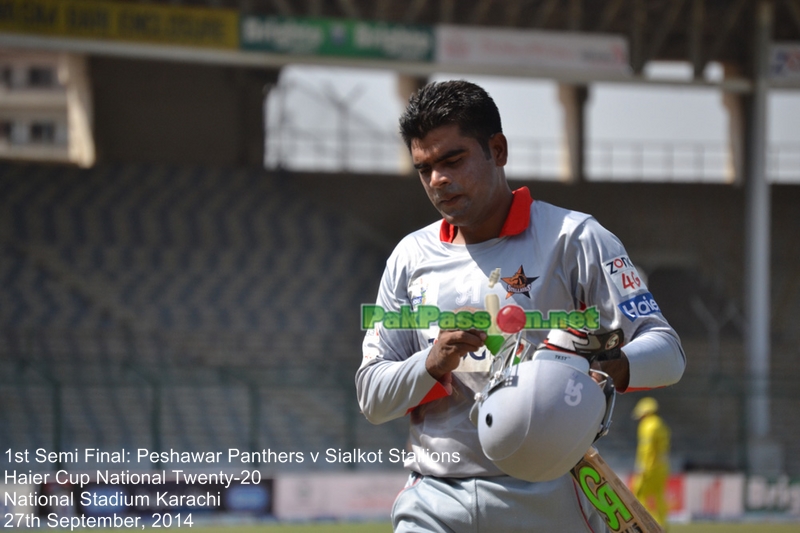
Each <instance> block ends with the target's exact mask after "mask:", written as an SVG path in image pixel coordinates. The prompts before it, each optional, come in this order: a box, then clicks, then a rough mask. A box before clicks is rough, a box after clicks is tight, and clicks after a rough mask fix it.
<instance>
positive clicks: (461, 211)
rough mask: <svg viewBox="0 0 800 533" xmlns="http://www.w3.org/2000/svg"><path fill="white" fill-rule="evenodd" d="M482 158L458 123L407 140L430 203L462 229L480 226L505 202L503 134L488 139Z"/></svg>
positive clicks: (472, 139) (506, 188)
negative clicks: (418, 137)
mask: <svg viewBox="0 0 800 533" xmlns="http://www.w3.org/2000/svg"><path fill="white" fill-rule="evenodd" d="M489 152H490V153H489V156H488V157H487V155H486V152H484V150H483V148H482V147H481V145H480V143H479V142H478V141H477V140H476V139H474V138H472V137H465V136H463V135H462V134H461V132H460V130H459V128H458V126H456V125H448V126H441V127H439V128H436V129H434V130H432V131H431V132H429V133H428V134H427V135H426V136H425V137H424V138H422V139H413V140H412V141H411V160H412V162H413V164H414V168H416V169H417V171H418V172H419V177H420V180H421V181H422V186H423V187H424V188H425V192H426V193H427V194H428V198H430V200H431V202H432V203H433V205H434V207H436V209H437V210H438V211H439V212H440V213H441V214H442V217H444V219H445V220H446V221H447V222H448V223H450V224H451V225H453V226H458V227H459V229H460V230H461V231H465V232H467V233H474V232H480V229H481V226H482V225H484V224H485V223H486V221H487V220H489V219H490V218H491V217H492V215H493V214H495V213H496V210H497V209H499V208H501V207H502V206H503V205H504V203H505V202H506V200H507V195H508V194H509V193H508V186H507V185H506V182H505V174H504V173H503V166H504V165H505V163H506V158H507V145H506V140H505V137H504V136H503V134H502V133H497V134H495V135H494V136H493V137H492V138H491V139H490V140H489Z"/></svg>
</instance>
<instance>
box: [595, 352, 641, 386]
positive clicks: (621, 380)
mask: <svg viewBox="0 0 800 533" xmlns="http://www.w3.org/2000/svg"><path fill="white" fill-rule="evenodd" d="M592 368H593V369H595V370H600V371H601V372H605V373H606V374H608V375H609V376H611V379H613V380H614V388H616V389H617V390H618V391H619V392H625V391H626V390H627V389H628V381H629V380H630V378H631V371H630V364H629V363H628V357H627V356H626V355H625V352H623V351H620V356H619V358H617V359H612V360H610V361H595V362H594V363H592ZM592 377H593V378H595V381H597V380H598V379H599V377H598V376H597V374H594V375H593V376H592Z"/></svg>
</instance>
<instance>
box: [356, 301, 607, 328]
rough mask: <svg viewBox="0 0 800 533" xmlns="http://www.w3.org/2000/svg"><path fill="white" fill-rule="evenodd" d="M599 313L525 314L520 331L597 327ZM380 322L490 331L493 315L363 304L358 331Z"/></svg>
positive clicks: (393, 325) (386, 325) (592, 309)
mask: <svg viewBox="0 0 800 533" xmlns="http://www.w3.org/2000/svg"><path fill="white" fill-rule="evenodd" d="M599 320H600V313H598V312H597V308H596V307H594V306H592V307H589V308H587V309H584V310H582V311H564V310H558V311H539V310H535V309H534V310H529V311H525V326H524V327H523V329H568V328H573V329H583V328H587V329H590V330H593V329H599V328H600V321H599ZM378 323H380V324H381V325H382V326H383V327H384V328H385V329H427V328H430V327H431V326H433V325H438V326H439V328H440V329H484V330H485V329H489V327H490V326H491V325H492V315H491V314H489V312H488V311H442V310H440V309H439V308H438V307H436V306H435V305H420V306H419V307H417V309H416V310H415V309H412V308H411V306H410V305H403V306H401V307H400V310H399V311H388V310H386V309H384V308H383V307H382V306H380V305H368V304H362V306H361V329H363V330H370V329H373V328H374V327H375V325H376V324H378Z"/></svg>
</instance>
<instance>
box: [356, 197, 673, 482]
mask: <svg viewBox="0 0 800 533" xmlns="http://www.w3.org/2000/svg"><path fill="white" fill-rule="evenodd" d="M451 230H452V228H451V227H450V226H449V225H448V224H447V223H446V222H444V221H439V222H436V223H433V224H431V225H429V226H427V227H425V228H422V229H421V230H418V231H416V232H414V233H412V234H410V235H408V236H407V237H405V238H404V239H403V240H402V241H401V242H400V243H399V244H398V245H397V247H396V248H395V250H394V252H393V253H392V255H391V256H390V257H389V259H388V260H387V264H386V269H385V271H384V273H383V277H382V280H381V284H380V289H379V292H378V297H377V301H376V304H377V305H378V306H380V307H381V308H383V309H385V310H387V311H401V309H402V308H403V306H408V307H409V308H410V310H411V311H414V310H418V309H419V308H420V306H437V307H438V308H439V310H441V311H453V312H459V311H467V312H475V311H482V310H484V301H485V297H486V295H487V294H489V293H494V294H497V295H498V297H499V299H500V306H501V307H502V306H503V305H507V304H511V303H513V304H516V305H519V306H521V307H522V308H524V309H525V310H526V311H538V312H539V313H540V314H541V316H542V317H543V318H544V319H547V318H548V317H550V316H557V315H558V312H561V311H564V312H572V311H582V310H586V309H590V310H591V309H594V310H595V311H596V313H597V316H598V319H597V320H598V322H599V330H600V331H601V332H602V331H610V330H613V329H617V328H621V329H622V330H623V331H624V336H625V340H626V343H625V345H624V346H623V351H624V352H625V354H626V355H627V357H628V359H629V361H630V382H629V387H628V390H634V389H647V388H652V387H659V386H665V385H670V384H672V383H675V382H677V381H678V379H680V377H681V375H682V373H683V370H684V367H685V357H684V354H683V350H682V348H681V344H680V339H679V338H678V336H677V334H676V333H675V331H674V330H673V329H672V328H671V327H670V325H669V324H668V323H667V321H666V320H665V319H664V317H663V316H662V315H661V312H660V311H659V308H658V305H657V304H656V302H655V300H654V299H653V297H652V295H651V294H650V293H649V291H648V289H647V287H646V286H645V284H644V282H643V281H642V279H641V277H640V276H639V274H638V273H637V271H636V268H635V266H634V265H633V263H632V262H631V260H630V259H629V257H628V254H627V253H626V251H625V249H624V247H623V246H622V244H621V243H620V241H619V240H618V239H617V238H616V237H615V236H614V235H613V234H611V233H610V232H609V231H608V230H606V229H605V228H603V227H602V226H601V225H600V224H599V223H598V222H597V221H596V220H595V219H594V218H592V217H591V216H589V215H586V214H583V213H578V212H575V211H569V210H566V209H562V208H559V207H555V206H553V205H551V204H548V203H545V202H541V201H532V200H531V198H530V193H529V192H528V190H527V189H526V188H522V189H519V190H517V191H514V201H513V203H512V208H511V210H510V212H509V215H508V219H507V220H506V224H505V226H504V229H503V231H502V232H501V237H498V238H495V239H491V240H489V241H486V242H482V243H479V244H471V245H460V244H452V243H450V242H447V240H448V238H449V236H450V235H452V233H451ZM497 268H499V269H500V278H501V279H500V281H499V282H498V283H496V284H495V285H494V287H492V288H490V287H489V276H490V274H491V273H492V271H493V270H495V269H497ZM554 313H555V314H554ZM549 325H550V324H548V323H546V322H545V323H543V324H542V327H543V329H541V330H525V337H524V338H525V339H526V340H527V341H528V342H530V343H534V344H538V343H539V342H541V341H543V340H544V339H545V337H546V336H547V333H548V331H549V327H548V328H545V326H549ZM438 332H439V328H438V324H436V323H431V324H429V325H428V327H425V328H424V329H389V328H388V327H385V325H384V324H382V323H377V324H376V325H375V326H374V327H373V328H371V329H368V330H367V332H366V336H365V338H364V343H363V361H362V364H361V367H360V368H359V370H358V372H357V375H356V388H357V392H358V400H359V404H360V406H361V410H362V412H363V413H364V415H365V416H366V417H367V419H368V420H369V421H371V422H373V423H376V424H377V423H382V422H386V421H389V420H392V419H396V418H399V417H403V416H405V415H409V416H410V450H411V451H412V452H413V453H412V454H407V455H406V460H405V466H406V467H407V468H409V469H411V470H414V471H416V472H419V473H421V474H423V475H434V476H440V477H471V476H493V475H501V474H502V472H501V471H500V470H499V469H498V468H497V467H496V466H495V465H494V464H493V463H492V462H491V461H490V460H489V459H488V458H487V457H486V456H485V455H484V454H483V452H482V450H481V446H480V443H479V441H478V433H477V429H476V427H475V426H474V425H473V424H472V423H471V422H470V421H469V419H468V414H469V411H470V408H471V407H472V404H473V402H474V395H475V393H476V392H479V391H480V390H481V389H482V388H483V386H484V384H485V383H486V381H487V380H488V369H489V365H490V362H491V357H492V356H491V354H490V353H489V351H488V350H487V349H486V348H483V349H481V350H480V351H478V352H476V353H470V354H468V355H467V356H466V357H465V358H464V359H462V361H461V364H460V365H459V367H458V368H457V369H456V370H455V371H454V372H453V373H452V376H449V378H450V379H451V382H450V379H447V380H444V381H445V383H439V382H438V381H437V380H435V379H434V378H433V377H432V376H431V375H430V374H428V372H427V370H426V369H425V360H426V357H427V355H428V352H429V351H430V349H431V346H432V344H433V342H434V339H436V337H437V335H438ZM509 408H513V406H509Z"/></svg>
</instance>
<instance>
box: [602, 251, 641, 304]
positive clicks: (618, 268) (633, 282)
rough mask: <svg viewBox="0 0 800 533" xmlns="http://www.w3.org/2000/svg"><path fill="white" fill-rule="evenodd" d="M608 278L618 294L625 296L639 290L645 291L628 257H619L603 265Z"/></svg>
mask: <svg viewBox="0 0 800 533" xmlns="http://www.w3.org/2000/svg"><path fill="white" fill-rule="evenodd" d="M603 267H604V268H605V269H606V272H607V273H608V276H609V277H610V278H611V281H612V282H613V283H614V286H615V287H616V288H617V290H618V291H619V293H620V294H622V295H623V296H626V295H628V294H631V293H634V292H636V291H638V290H641V289H646V288H647V287H646V286H645V284H644V282H643V281H642V278H641V276H639V272H638V271H637V270H636V267H635V266H633V262H632V261H631V260H630V259H629V258H628V256H625V255H621V256H619V257H615V258H614V259H612V260H610V261H606V262H605V263H603Z"/></svg>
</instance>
